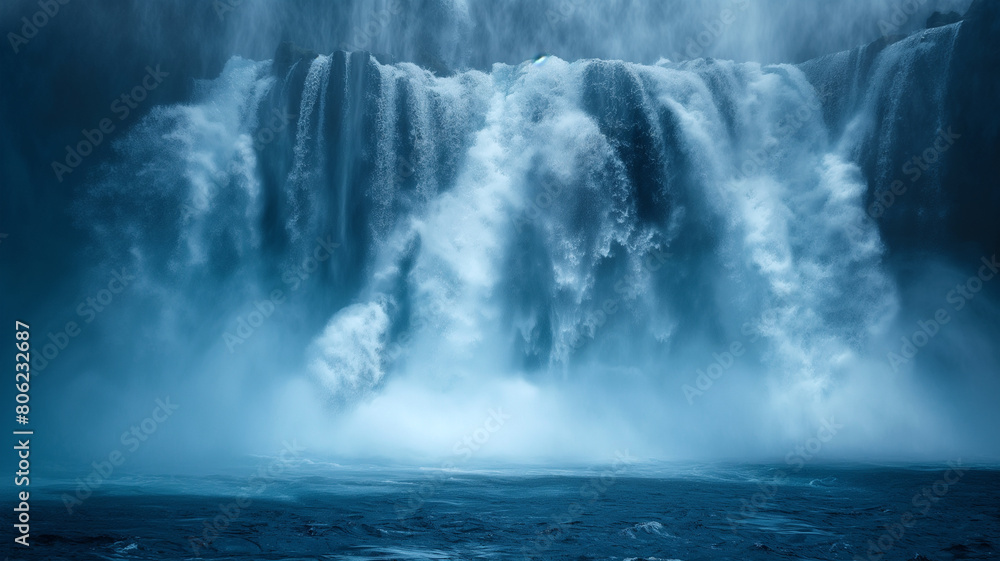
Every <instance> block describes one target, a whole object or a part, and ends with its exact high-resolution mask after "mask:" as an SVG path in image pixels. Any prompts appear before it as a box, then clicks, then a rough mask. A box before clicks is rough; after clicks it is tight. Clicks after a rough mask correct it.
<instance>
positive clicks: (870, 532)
mask: <svg viewBox="0 0 1000 561" xmlns="http://www.w3.org/2000/svg"><path fill="white" fill-rule="evenodd" d="M267 466H268V464H264V467H265V468H267ZM515 471H516V472H517V473H518V475H515V474H514V473H515V472H514V471H511V472H505V471H503V470H500V471H487V472H469V471H461V470H454V469H450V470H448V469H446V470H441V469H430V470H412V469H406V470H392V469H385V468H375V469H371V470H364V469H359V468H350V469H348V468H343V467H339V466H332V465H322V466H319V465H313V466H307V467H303V466H296V468H295V469H287V470H284V469H283V470H281V472H282V473H281V475H280V476H278V477H274V476H264V477H262V478H260V479H254V476H250V477H249V478H240V477H218V478H212V479H209V480H204V479H197V478H176V477H175V478H163V479H158V478H151V479H147V480H144V481H141V482H137V481H132V482H129V483H128V484H125V485H122V486H119V487H116V488H115V489H114V490H111V491H110V492H107V493H104V494H102V496H99V497H94V498H92V499H90V500H89V501H87V502H85V503H84V504H83V505H82V506H80V507H78V508H76V509H75V510H74V514H73V515H72V517H70V515H68V514H67V513H66V509H64V508H63V507H62V505H61V504H60V503H59V502H58V500H56V497H55V496H54V494H55V492H53V494H52V495H49V494H48V493H46V497H51V499H52V501H51V502H49V501H48V500H47V501H46V502H45V503H42V504H40V505H39V507H38V508H39V513H38V516H39V517H40V518H41V519H44V520H45V522H43V523H40V524H39V530H38V531H39V536H38V538H37V541H38V544H39V546H40V547H45V548H46V549H47V550H48V551H51V552H52V555H51V556H50V557H48V558H49V559H63V558H65V559H175V558H176V559H331V560H333V559H338V560H357V561H361V560H369V561H374V560H390V559H414V560H416V559H484V560H485V559H497V560H500V559H576V560H589V559H593V560H609V561H611V560H627V559H632V560H639V559H647V560H652V559H661V560H667V559H683V560H685V561H688V560H698V559H774V558H787V559H844V560H847V559H871V560H878V559H937V560H950V559H994V558H995V557H996V553H997V546H998V543H1000V506H998V505H1000V479H998V477H1000V476H998V474H997V472H996V471H983V470H977V469H974V468H969V467H968V466H962V465H960V464H956V465H955V466H954V468H952V467H949V466H947V465H942V466H927V467H919V468H918V467H910V468H905V469H904V468H894V467H877V466H870V465H866V466H838V467H815V466H801V465H799V464H782V465H780V466H761V467H741V466H730V467H724V466H723V467H720V466H718V465H715V466H684V467H677V466H673V467H670V468H669V469H664V468H662V467H651V466H648V465H647V466H643V465H639V464H635V463H630V462H629V458H628V457H627V456H623V457H621V458H618V459H617V460H609V461H608V463H607V464H606V465H604V466H600V467H596V468H592V469H588V470H579V469H578V470H573V469H566V470H560V471H558V472H554V471H551V470H531V469H527V470H525V469H520V470H515ZM289 472H293V473H294V475H292V476H289V475H288V473H289ZM525 472H528V473H529V474H528V475H525V474H524V473H525ZM532 472H534V473H532ZM664 472H666V473H669V476H664V475H663V473H664ZM136 484H141V486H142V491H141V492H139V488H138V487H136V486H135V485H136ZM199 489H200V490H199ZM192 491H193V492H194V494H190V493H191V492H192ZM904 524H905V525H904ZM63 556H65V557H63Z"/></svg>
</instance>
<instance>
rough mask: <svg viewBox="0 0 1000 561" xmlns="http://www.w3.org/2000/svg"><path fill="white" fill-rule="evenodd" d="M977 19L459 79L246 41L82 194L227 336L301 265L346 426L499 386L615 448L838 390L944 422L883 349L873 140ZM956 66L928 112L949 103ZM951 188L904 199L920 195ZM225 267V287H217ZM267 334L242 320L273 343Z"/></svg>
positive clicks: (674, 446)
mask: <svg viewBox="0 0 1000 561" xmlns="http://www.w3.org/2000/svg"><path fill="white" fill-rule="evenodd" d="M959 28H960V26H959V25H951V26H946V27H943V28H938V29H935V30H928V31H926V32H924V33H923V34H922V35H921V36H913V37H911V38H909V39H906V40H904V41H901V42H899V43H896V44H893V45H889V46H887V47H884V48H881V47H879V48H876V47H875V46H869V47H864V48H861V49H856V50H855V51H851V52H848V53H841V54H837V55H832V56H829V57H825V58H823V59H817V60H814V61H810V62H808V63H806V64H804V65H800V66H794V65H786V64H778V65H766V66H762V65H759V64H756V63H735V62H727V61H719V60H712V59H698V60H694V61H688V62H680V63H678V62H671V61H668V60H661V61H660V62H658V63H657V64H655V65H640V64H634V63H626V62H614V61H602V60H580V61H576V62H567V61H563V60H560V59H558V58H556V57H548V58H546V59H541V60H540V61H538V62H535V63H531V62H525V63H523V64H520V65H516V66H511V65H502V64H498V65H495V66H494V67H493V68H492V69H491V70H490V71H489V72H481V71H476V70H469V71H464V72H459V73H455V74H453V75H450V76H447V77H438V76H435V75H433V74H432V73H431V72H429V71H427V70H424V69H421V68H419V67H417V66H415V65H412V64H408V63H398V64H393V65H389V64H381V63H379V62H377V61H376V60H375V59H374V58H373V57H371V56H370V55H368V54H367V53H361V52H355V53H345V52H340V51H339V52H334V53H332V54H329V55H320V56H314V55H309V56H300V57H299V58H298V59H297V60H294V61H292V62H291V63H290V64H289V65H288V66H287V68H285V67H279V66H278V65H277V63H272V62H250V61H247V60H244V59H240V58H234V59H232V60H230V61H229V63H228V64H227V65H226V67H225V69H224V71H223V72H222V75H221V76H220V77H219V78H218V79H216V80H213V81H210V82H206V83H203V84H201V85H200V87H199V93H198V95H197V96H196V100H195V101H194V102H192V103H191V104H188V105H178V106H172V107H164V108H157V109H156V110H154V111H153V112H152V114H151V115H150V116H149V117H147V118H146V119H145V120H144V121H143V123H142V124H141V125H140V126H139V127H137V128H136V129H135V130H134V131H132V132H131V133H130V134H129V135H128V137H127V138H125V139H123V140H122V142H121V143H120V144H119V145H118V152H119V156H120V157H119V159H118V161H117V162H115V163H114V164H112V165H110V166H108V167H107V168H106V177H107V178H108V179H107V180H106V181H104V182H103V187H102V188H101V189H100V190H99V191H97V193H98V194H97V195H95V196H94V197H92V200H91V202H90V203H88V205H91V207H93V206H94V205H98V204H101V205H107V204H111V205H112V206H113V208H114V209H115V211H116V214H115V215H116V216H117V217H118V218H119V219H120V220H118V222H117V223H116V226H115V229H109V228H106V227H105V226H103V225H100V224H98V226H97V228H98V230H99V232H100V234H102V235H103V236H104V237H105V242H106V245H107V246H108V247H109V248H117V250H118V254H119V255H122V254H128V255H131V258H130V259H131V260H132V262H133V263H134V265H135V266H136V268H137V269H138V270H140V271H141V276H142V278H143V281H142V283H143V285H144V286H147V287H148V289H149V290H150V291H151V292H152V293H156V294H160V295H162V297H163V298H165V299H167V301H169V302H171V303H172V304H171V305H172V306H174V307H176V308H177V309H178V310H184V309H186V308H190V307H191V306H208V307H210V308H211V309H213V310H214V311H215V312H216V313H217V314H218V315H219V317H220V318H221V319H220V320H219V321H220V323H219V325H217V326H216V327H219V328H221V330H222V331H224V332H225V333H227V334H229V333H230V332H231V331H233V327H232V326H233V325H234V324H235V323H236V321H237V320H238V319H240V318H239V317H238V316H240V314H244V315H245V313H246V309H247V305H248V304H247V303H252V302H257V301H260V300H261V299H264V300H267V299H268V298H270V296H269V295H270V294H271V292H272V289H273V288H275V287H281V288H284V289H285V292H286V293H290V292H292V291H296V290H303V289H304V290H307V291H308V292H309V294H310V297H309V298H304V299H301V300H299V301H295V302H294V303H292V304H285V305H284V306H285V308H284V310H283V311H282V314H284V319H280V320H276V321H282V322H287V323H291V324H296V325H298V326H300V328H301V329H302V332H305V333H306V334H307V336H308V341H309V343H308V344H307V345H301V346H300V347H299V348H297V350H296V352H295V357H297V358H296V359H295V362H294V364H292V365H291V366H290V368H289V372H288V377H289V378H290V379H302V378H303V377H308V378H309V379H310V380H311V382H310V385H309V386H308V387H306V386H297V388H298V389H296V390H294V391H291V393H290V394H283V393H281V392H276V394H275V395H276V396H281V397H275V399H291V398H289V397H288V395H292V396H293V397H294V400H295V402H296V403H298V404H299V405H298V406H300V407H301V408H302V409H307V408H309V405H308V404H309V403H313V402H312V401H310V400H315V402H317V403H318V404H319V405H318V407H319V409H323V408H327V407H331V406H332V408H333V409H335V410H339V413H338V415H339V416H340V417H339V418H338V420H337V421H336V422H333V421H324V423H326V424H328V425H329V426H327V427H325V428H324V429H323V435H324V436H323V437H322V438H320V437H317V439H319V440H323V439H327V440H330V441H334V442H335V443H334V444H331V445H330V446H331V447H332V448H333V449H335V450H338V451H341V452H351V451H352V450H355V451H356V450H357V449H358V448H356V447H355V448H352V445H351V444H349V443H348V444H345V442H348V441H350V440H351V438H352V437H351V436H349V435H350V434H351V433H352V432H354V431H363V432H365V433H366V438H367V439H368V440H366V444H365V448H364V450H365V453H367V454H378V453H379V452H380V451H388V450H390V449H391V450H398V447H399V446H401V444H400V443H401V442H403V441H405V440H406V439H407V436H406V434H409V435H410V436H414V435H418V434H420V433H421V428H420V427H426V426H431V425H433V426H444V425H447V424H448V423H449V422H453V421H454V419H456V418H460V419H467V420H469V422H470V423H474V422H475V420H474V419H475V415H476V414H478V413H475V412H473V411H477V412H478V411H481V410H484V408H482V407H480V405H482V404H490V403H502V404H503V405H504V406H505V407H506V408H507V409H508V410H510V411H512V414H513V415H515V416H519V417H520V418H521V419H524V422H523V424H522V425H521V428H520V429H514V430H512V431H510V433H511V434H508V435H505V438H506V439H505V440H504V441H503V442H500V443H498V444H496V445H494V450H495V452H496V453H497V454H501V455H502V454H510V455H513V456H517V455H518V454H519V453H521V452H525V453H526V454H527V455H531V454H543V452H542V451H543V450H548V451H549V452H551V453H553V454H560V453H566V454H569V455H587V454H590V453H595V454H596V453H604V452H606V451H607V450H606V449H604V448H602V446H605V445H607V446H610V444H607V442H609V441H610V437H609V436H608V435H609V434H611V433H615V434H616V435H617V436H616V438H617V439H618V440H621V439H625V440H626V441H627V442H631V443H632V444H633V446H635V447H636V449H639V450H642V451H643V452H645V453H647V454H649V455H651V456H659V457H673V456H683V455H685V454H688V453H694V450H696V449H698V448H697V447H696V446H695V445H694V444H693V443H695V442H697V440H698V439H699V438H700V437H701V436H703V435H705V434H707V433H708V432H709V429H708V428H707V427H705V426H703V424H704V423H705V419H708V418H712V417H713V416H718V414H719V413H720V412H722V411H726V412H727V413H728V414H729V415H730V416H731V417H732V418H734V419H741V420H743V421H745V423H746V428H740V427H732V430H730V431H729V433H730V435H728V436H727V435H722V436H716V437H715V438H716V439H717V442H718V446H719V449H720V450H728V451H730V452H731V451H733V450H739V449H745V450H749V449H754V450H759V449H762V448H764V449H769V450H776V451H781V450H782V447H781V445H780V444H777V443H776V442H777V441H770V440H768V441H766V442H764V441H761V440H760V439H758V438H755V437H754V436H753V435H754V434H755V433H758V432H765V430H766V432H769V433H772V434H779V435H781V436H782V437H783V438H796V437H799V436H801V435H804V434H808V433H810V432H811V431H814V430H815V428H814V427H815V424H816V419H817V418H822V417H824V416H829V415H836V416H838V418H848V417H850V418H852V419H853V420H854V421H857V422H861V423H862V424H864V421H865V420H866V419H867V420H871V419H874V418H875V417H879V420H878V422H877V423H876V425H877V426H878V428H877V429H869V430H870V434H868V435H860V436H857V437H856V438H857V439H858V440H857V441H856V445H857V446H864V445H866V444H867V445H870V444H871V442H873V441H879V442H881V441H882V439H884V438H886V436H887V435H889V434H891V433H893V432H894V431H897V430H903V429H906V428H907V427H912V426H913V425H914V423H928V424H929V423H932V422H933V421H927V420H924V421H918V420H916V419H915V418H914V417H913V416H911V415H910V414H909V413H908V412H907V409H906V408H905V407H902V406H901V405H899V404H901V403H903V402H907V403H911V404H913V403H922V400H923V399H924V397H922V396H920V395H918V394H916V393H912V392H911V390H912V388H911V386H910V384H909V382H907V381H905V380H903V379H901V378H899V377H898V376H897V375H896V374H895V373H893V372H892V371H891V370H889V368H888V366H887V364H886V362H885V351H886V349H890V348H891V345H892V343H890V342H889V341H890V340H891V339H892V334H893V321H894V318H895V314H896V313H897V310H898V308H899V299H900V295H899V293H898V290H897V282H896V280H895V279H894V276H893V272H892V271H890V270H889V269H888V268H887V266H886V263H885V261H884V256H885V254H886V251H887V247H886V243H885V241H884V237H883V236H884V232H885V231H886V230H885V228H886V226H885V224H887V223H882V224H881V227H880V224H879V222H878V221H877V220H875V219H874V218H873V217H872V216H871V215H870V213H869V212H868V211H867V209H868V208H869V205H870V204H871V202H872V197H873V192H874V190H873V189H872V187H871V186H870V185H871V184H872V183H873V182H879V183H882V182H885V181H884V179H885V178H886V177H891V176H892V174H893V173H894V169H896V164H895V162H894V161H892V160H887V159H885V158H880V157H878V156H876V155H877V154H892V153H895V151H896V150H895V149H896V148H897V147H898V144H899V143H900V142H901V141H900V140H899V137H900V135H901V134H902V133H901V132H900V131H901V130H902V129H899V128H898V127H897V125H894V123H896V122H897V120H898V119H901V118H903V117H904V116H906V117H908V116H909V115H910V113H909V112H910V111H911V109H910V108H909V107H907V106H906V103H905V100H906V99H908V98H907V96H906V95H905V94H903V93H902V92H903V91H904V90H905V89H906V88H910V87H913V84H914V83H916V82H920V81H921V80H923V79H924V76H923V74H922V73H921V71H920V68H922V67H923V66H924V65H926V64H929V63H934V64H939V65H945V68H946V65H947V63H948V60H950V57H951V52H952V50H953V49H954V44H955V41H956V36H957V34H958V30H959ZM945 74H947V70H945ZM943 84H944V80H943V79H938V80H936V81H933V82H932V83H929V84H927V85H926V87H925V90H924V91H925V93H926V95H924V96H923V97H921V99H926V100H927V101H926V103H927V104H928V105H929V106H932V107H936V108H937V109H936V111H937V114H936V115H931V116H928V117H927V118H928V119H929V120H930V121H933V122H932V123H929V126H928V127H924V128H925V129H928V130H936V129H938V128H942V127H946V123H945V122H944V121H942V118H943V114H944V110H943V109H942V107H943V102H942V96H944V95H945V90H944V85H943ZM916 128H919V124H918V126H917V127H916ZM905 132H908V133H909V132H912V131H911V130H910V129H907V130H906V131H905ZM912 136H913V135H912V134H911V135H909V136H907V138H910V137H912ZM918 136H919V135H918ZM925 136H926V135H925ZM931 140H933V138H930V137H927V138H924V137H920V140H919V142H924V143H925V142H928V141H931ZM873 158H874V159H873ZM164 172H168V173H164ZM124 177H133V178H136V179H137V180H138V182H128V181H123V178H124ZM929 177H930V176H929ZM925 180H933V177H930V179H925ZM885 183H887V182H885ZM139 200H141V201H144V202H143V203H142V204H140V203H138V202H137V201H139ZM109 201H113V202H109ZM934 201H935V199H934V197H933V196H931V195H924V194H921V195H919V197H917V196H914V198H913V201H912V202H911V201H906V202H905V205H906V208H914V207H918V208H919V209H920V210H919V212H918V214H921V216H923V217H924V218H921V220H923V219H925V218H926V216H925V215H924V214H922V213H924V211H925V210H930V209H933V208H934V206H933V203H934ZM902 204H903V203H901V207H900V208H902ZM142 205H146V206H145V208H143V207H142ZM940 212H943V210H940V208H939V210H938V213H939V214H940ZM893 220H895V219H893ZM139 224H143V225H144V227H142V228H139V227H138V225H139ZM888 224H890V225H891V224H894V223H893V222H889V223H888ZM327 239H328V240H330V241H329V242H328V243H327V244H326V245H323V243H322V242H323V240H327ZM317 240H319V242H317ZM317 243H319V244H320V245H321V246H323V247H324V250H323V251H318V250H317V247H318V246H317ZM333 246H335V247H336V248H335V249H333V250H332V251H329V250H330V248H331V247H333ZM327 251H329V255H328V256H327V257H322V256H323V255H327V254H326V253H324V252H327ZM311 258H312V264H311V265H310V267H312V270H311V271H308V270H307V274H299V273H296V275H298V276H296V275H291V276H289V274H288V271H287V270H286V271H284V272H282V271H280V270H278V267H276V266H274V265H273V263H285V264H299V263H304V262H305V263H308V262H309V261H310V259H311ZM236 272H240V273H243V274H240V275H237V274H235V273H236ZM203 283H217V284H218V286H220V287H223V288H224V289H225V292H226V294H227V296H226V297H225V298H222V299H221V300H219V301H215V302H209V303H206V302H205V301H204V299H203V298H202V297H201V296H200V294H201V293H202V292H201V291H202V288H200V287H201V286H202V285H203ZM300 286H301V287H304V288H302V289H300V288H299V287H300ZM168 287H170V288H168ZM307 301H308V303H307ZM172 313H173V314H175V315H180V316H183V312H172ZM278 315H281V314H278ZM278 315H276V316H275V317H278ZM178 321H183V320H178ZM303 326H304V327H303ZM214 341H215V343H214V344H213V345H214V346H215V347H216V348H224V347H230V348H229V350H232V346H233V342H232V339H231V338H229V339H227V338H225V337H219V338H217V339H214ZM257 341H258V342H256V343H253V344H246V345H243V342H242V341H240V342H239V344H241V345H243V347H241V348H250V347H255V348H254V349H251V350H249V351H247V352H250V353H258V354H254V355H253V356H258V357H264V356H266V353H267V352H268V349H269V348H270V346H269V345H270V343H264V342H263V339H259V340H257ZM708 374H711V376H710V377H709V376H708ZM235 378H236V379H237V380H238V379H239V376H238V375H236V376H235ZM240 383H242V384H252V383H253V380H252V376H249V377H248V379H245V380H243V381H242V382H239V381H237V382H236V384H237V385H239V384H240ZM315 387H318V388H320V389H321V391H322V392H323V393H322V394H321V397H320V398H317V397H316V395H317V394H316V392H315V391H314V389H313V388H315ZM886 392H893V393H894V395H896V398H894V399H893V402H892V403H891V404H890V405H889V406H888V407H884V408H883V409H882V410H881V411H876V410H877V409H878V407H876V405H877V402H878V400H879V399H880V398H879V397H878V396H884V395H885V393H886ZM294 407H295V406H293V407H292V408H294ZM927 407H928V408H930V409H933V407H932V406H930V405H928V406H927ZM594 411H616V412H617V413H616V418H617V421H616V423H617V424H616V426H607V424H606V421H604V422H597V421H595V420H594V417H595V415H593V412H594ZM550 413H551V414H550ZM318 415H319V414H318ZM418 418H419V419H420V420H419V422H418V421H417V420H416V419H418ZM404 425H405V426H411V425H413V426H412V427H411V428H409V429H401V428H400V427H402V426H404ZM681 427H684V428H683V429H682V428H681ZM517 430H519V431H520V432H519V433H517V434H516V435H514V434H513V433H514V432H516V431H517ZM581 430H582V431H585V432H586V433H587V434H589V435H591V436H592V437H593V438H592V440H591V442H586V443H584V442H575V443H574V442H571V441H572V440H573V436H572V435H573V434H576V433H579V432H580V431H581ZM400 431H402V432H403V433H404V434H403V436H400V435H399V434H398V433H400ZM406 431H410V432H409V433H407V432H406ZM623 435H624V436H623ZM931 438H933V437H931ZM380 439H381V440H380ZM445 440H447V438H445ZM380 442H381V444H380ZM553 442H560V444H559V445H557V446H555V447H553V445H552V443H553ZM437 444H439V443H433V444H430V445H428V446H427V447H425V448H423V449H421V451H426V450H427V449H435V448H434V447H435V446H437ZM402 446H403V448H405V449H413V450H416V449H419V448H420V445H414V446H412V447H410V448H407V446H408V445H402ZM844 446H845V447H846V448H847V449H849V448H850V445H848V444H844ZM597 448H600V450H596V449H597Z"/></svg>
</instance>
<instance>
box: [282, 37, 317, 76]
mask: <svg viewBox="0 0 1000 561" xmlns="http://www.w3.org/2000/svg"><path fill="white" fill-rule="evenodd" d="M317 56H318V55H317V54H316V52H315V51H312V50H309V49H303V48H302V47H299V46H297V45H294V44H292V43H291V42H289V41H282V42H281V44H279V45H278V48H277V50H275V51H274V73H275V75H277V76H281V77H284V75H285V74H286V73H288V69H290V68H291V67H292V65H293V64H295V63H296V62H298V61H300V60H312V59H314V58H316V57H317Z"/></svg>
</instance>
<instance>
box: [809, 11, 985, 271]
mask: <svg viewBox="0 0 1000 561" xmlns="http://www.w3.org/2000/svg"><path fill="white" fill-rule="evenodd" d="M928 27H929V28H931V29H927V30H924V31H922V32H918V33H915V34H913V35H911V36H909V37H906V38H904V39H902V40H898V41H886V40H880V41H876V42H873V43H871V44H869V45H865V46H862V47H858V48H856V49H853V50H851V51H848V52H844V53H837V54H833V55H828V56H825V57H821V58H819V59H814V60H811V61H808V62H806V63H803V64H801V65H799V67H800V68H801V69H802V70H803V72H805V74H806V76H807V77H808V78H809V80H810V82H812V84H813V86H814V87H815V88H816V89H817V91H825V92H832V94H833V95H830V96H828V97H827V98H826V99H825V100H824V102H823V110H824V115H825V118H826V120H827V123H828V124H829V126H830V127H831V131H832V132H833V133H834V134H836V135H839V134H843V132H844V131H845V130H846V129H847V127H848V125H849V124H850V122H851V120H852V119H854V118H855V117H856V116H857V115H859V114H862V115H866V116H867V120H868V122H870V123H872V125H871V130H869V131H868V133H867V134H865V135H863V136H862V142H861V143H860V144H859V146H858V148H857V156H856V157H857V161H858V164H859V165H860V167H861V169H862V171H863V173H864V176H865V179H866V182H867V183H868V185H869V191H868V193H867V198H866V203H865V206H866V209H869V210H870V211H871V214H872V215H873V216H874V217H875V218H876V221H877V223H878V225H879V229H880V231H881V236H882V239H883V240H884V241H885V242H886V244H887V247H888V248H889V250H890V253H894V252H897V251H899V252H908V251H915V250H926V249H930V248H937V249H945V250H957V249H958V248H966V250H967V251H969V252H972V253H975V252H976V251H982V252H987V251H989V252H992V251H993V250H994V248H996V247H1000V223H998V222H997V221H996V220H995V219H994V218H991V217H993V216H995V215H996V213H997V212H998V209H1000V193H998V192H997V189H996V186H997V178H998V177H1000V140H998V132H997V131H1000V119H998V117H997V114H996V112H995V111H994V110H993V109H992V107H991V106H992V103H993V101H992V100H995V99H997V97H998V96H1000V80H998V78H997V75H996V70H995V69H996V68H997V67H998V65H1000V2H988V1H986V2H984V1H979V0H977V1H976V2H973V4H972V5H971V6H970V8H969V10H968V11H967V12H966V14H965V16H964V17H958V16H957V14H952V13H948V14H934V15H933V16H931V18H929V19H928ZM901 92H905V94H903V93H901ZM935 143H936V144H935ZM894 185H895V186H896V187H897V190H899V191H900V192H901V193H902V194H900V195H899V196H890V195H886V194H885V192H886V190H888V189H891V188H892V186H894ZM889 207H891V208H889Z"/></svg>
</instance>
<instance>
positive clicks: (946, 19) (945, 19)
mask: <svg viewBox="0 0 1000 561" xmlns="http://www.w3.org/2000/svg"><path fill="white" fill-rule="evenodd" d="M959 21H962V16H961V15H960V14H959V13H958V12H948V13H941V12H934V13H933V14H931V15H930V17H928V18H927V25H926V26H925V27H927V29H931V28H932V27H941V26H942V25H948V24H951V23H956V22H959Z"/></svg>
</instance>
